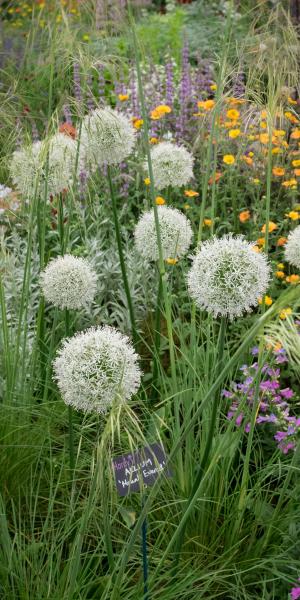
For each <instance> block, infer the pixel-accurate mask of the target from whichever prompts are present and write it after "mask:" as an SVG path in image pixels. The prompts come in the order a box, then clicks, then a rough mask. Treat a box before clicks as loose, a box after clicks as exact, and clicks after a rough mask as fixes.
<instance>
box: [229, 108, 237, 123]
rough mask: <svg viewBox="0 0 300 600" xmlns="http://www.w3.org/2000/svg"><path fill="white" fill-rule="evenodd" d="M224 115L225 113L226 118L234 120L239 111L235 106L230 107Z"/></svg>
mask: <svg viewBox="0 0 300 600" xmlns="http://www.w3.org/2000/svg"><path fill="white" fill-rule="evenodd" d="M226 115H227V117H228V119H231V120H233V121H236V120H237V119H238V118H239V116H240V112H239V111H238V110H237V109H236V108H230V109H229V110H228V111H227V113H226Z"/></svg>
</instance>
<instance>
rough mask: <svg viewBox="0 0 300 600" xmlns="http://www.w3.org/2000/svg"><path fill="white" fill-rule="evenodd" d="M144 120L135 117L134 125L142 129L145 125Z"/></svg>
mask: <svg viewBox="0 0 300 600" xmlns="http://www.w3.org/2000/svg"><path fill="white" fill-rule="evenodd" d="M143 123H144V121H143V119H136V118H134V119H133V127H135V129H140V128H141V127H142V125H143Z"/></svg>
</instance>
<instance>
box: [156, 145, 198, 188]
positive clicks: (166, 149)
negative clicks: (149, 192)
mask: <svg viewBox="0 0 300 600" xmlns="http://www.w3.org/2000/svg"><path fill="white" fill-rule="evenodd" d="M151 161H152V169H153V178H154V186H155V188H156V189H157V190H162V189H164V188H167V187H168V186H171V187H177V186H182V185H186V184H187V183H188V182H189V181H190V180H191V179H192V177H193V163H194V158H193V156H192V154H190V152H188V150H186V149H185V148H184V147H183V146H177V145H176V144H172V143H171V142H161V143H160V144H158V145H157V146H155V147H154V148H152V150H151ZM145 170H146V172H147V173H148V164H147V163H146V162H145Z"/></svg>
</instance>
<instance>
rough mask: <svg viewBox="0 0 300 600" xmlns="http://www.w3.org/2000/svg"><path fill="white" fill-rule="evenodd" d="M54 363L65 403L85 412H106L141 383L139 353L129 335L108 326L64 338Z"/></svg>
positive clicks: (131, 393) (129, 394)
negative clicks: (136, 351)
mask: <svg viewBox="0 0 300 600" xmlns="http://www.w3.org/2000/svg"><path fill="white" fill-rule="evenodd" d="M53 366H54V378H55V380H56V381H57V384H58V387H59V390H60V392H61V395H62V397H63V400H64V402H65V403H66V404H67V405H69V406H73V407H74V408H75V409H76V410H82V411H84V412H88V413H91V412H96V413H106V412H107V411H108V410H109V409H110V408H111V406H112V405H113V403H114V402H117V403H120V402H125V401H128V400H129V399H130V398H131V397H132V396H133V394H135V393H136V392H137V390H138V389H139V386H140V381H141V370H140V368H139V365H138V355H137V354H136V353H135V351H134V349H133V346H132V344H131V342H130V340H129V338H128V337H127V336H126V335H123V334H121V333H120V332H119V331H117V330H116V329H114V328H113V327H109V326H107V325H105V326H103V327H97V328H94V327H92V328H90V329H88V330H86V331H84V332H82V333H78V334H77V335H75V336H73V337H71V338H69V339H66V340H64V342H63V345H62V348H61V349H60V350H59V351H58V353H57V356H56V359H55V361H54V363H53Z"/></svg>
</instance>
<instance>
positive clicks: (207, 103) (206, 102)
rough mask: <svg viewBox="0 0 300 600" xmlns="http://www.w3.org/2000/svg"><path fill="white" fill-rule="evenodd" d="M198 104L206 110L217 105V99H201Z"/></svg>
mask: <svg viewBox="0 0 300 600" xmlns="http://www.w3.org/2000/svg"><path fill="white" fill-rule="evenodd" d="M197 104H198V108H203V109H204V110H212V109H213V107H214V106H215V101H214V100H199V102H197Z"/></svg>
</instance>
